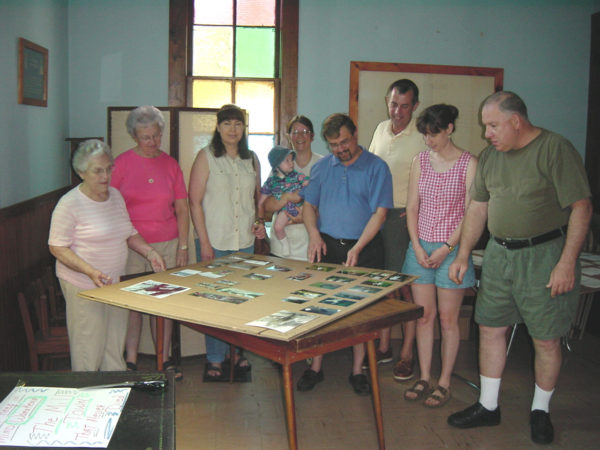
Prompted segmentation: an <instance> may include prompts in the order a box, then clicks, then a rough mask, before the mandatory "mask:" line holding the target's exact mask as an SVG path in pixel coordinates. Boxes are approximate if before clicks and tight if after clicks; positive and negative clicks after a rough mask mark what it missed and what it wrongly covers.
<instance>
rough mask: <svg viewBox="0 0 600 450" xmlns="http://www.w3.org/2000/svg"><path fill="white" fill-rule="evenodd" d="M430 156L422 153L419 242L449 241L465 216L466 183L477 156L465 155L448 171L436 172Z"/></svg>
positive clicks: (427, 152) (466, 153)
mask: <svg viewBox="0 0 600 450" xmlns="http://www.w3.org/2000/svg"><path fill="white" fill-rule="evenodd" d="M429 156H430V151H429V150H428V151H424V152H421V153H419V163H420V168H421V176H420V178H419V220H418V233H419V239H423V240H424V241H426V242H446V241H447V240H448V238H449V237H450V235H452V233H453V232H454V230H455V229H456V227H458V225H459V224H460V221H461V220H462V218H463V215H464V213H465V195H466V185H465V180H466V178H467V166H468V165H469V160H470V159H471V158H472V157H473V155H471V154H470V153H469V152H463V154H462V155H460V158H458V160H457V161H456V162H455V163H454V166H452V168H451V169H450V170H448V171H446V172H436V171H435V170H434V169H433V167H432V166H431V161H430V159H429Z"/></svg>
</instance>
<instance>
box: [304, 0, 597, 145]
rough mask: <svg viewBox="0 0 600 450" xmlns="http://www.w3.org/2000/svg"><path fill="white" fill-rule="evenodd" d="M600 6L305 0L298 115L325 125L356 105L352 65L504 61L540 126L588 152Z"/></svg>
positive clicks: (583, 2)
mask: <svg viewBox="0 0 600 450" xmlns="http://www.w3.org/2000/svg"><path fill="white" fill-rule="evenodd" d="M599 10H600V8H599V4H598V1H593V0H369V1H364V0H328V1H322V0H300V42H299V60H300V64H299V74H298V78H299V81H298V112H299V113H302V114H305V115H307V116H308V117H310V118H311V119H313V121H314V123H315V127H317V128H318V129H320V124H321V122H322V121H323V119H324V118H325V117H326V116H327V115H329V114H331V113H334V112H338V111H348V90H349V73H350V61H380V62H399V63H422V64H445V65H459V66H486V67H501V68H504V88H505V89H507V90H513V91H515V92H517V93H518V94H520V95H521V96H522V97H523V99H524V100H525V102H526V104H527V105H528V108H529V112H530V118H531V119H532V122H533V123H535V124H537V125H540V126H543V127H546V128H549V129H551V130H553V131H556V132H558V133H561V134H563V135H564V136H566V137H567V138H568V139H570V140H571V141H572V142H573V144H574V145H575V146H576V147H577V149H578V150H579V152H580V153H581V154H584V152H585V139H586V120H587V96H588V77H589V54H590V21H591V19H590V16H591V14H592V13H594V12H596V11H599ZM386 88H387V86H382V87H381V96H382V101H383V96H384V95H385V90H386ZM363 138H364V136H363ZM361 141H364V139H361ZM366 142H370V136H369V137H368V138H367V139H366ZM319 144H320V146H321V147H324V144H323V143H322V142H319Z"/></svg>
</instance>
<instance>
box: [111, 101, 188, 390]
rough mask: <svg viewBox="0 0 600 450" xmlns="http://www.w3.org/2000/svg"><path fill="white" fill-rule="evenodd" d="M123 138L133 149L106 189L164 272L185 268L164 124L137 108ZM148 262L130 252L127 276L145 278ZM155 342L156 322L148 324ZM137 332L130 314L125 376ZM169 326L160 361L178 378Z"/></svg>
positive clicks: (182, 203) (184, 226)
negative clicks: (117, 196) (119, 199)
mask: <svg viewBox="0 0 600 450" xmlns="http://www.w3.org/2000/svg"><path fill="white" fill-rule="evenodd" d="M126 125H127V132H128V133H129V135H130V136H131V137H132V138H133V140H134V141H135V142H136V144H137V145H136V146H135V147H133V148H132V149H130V150H127V151H126V152H124V153H122V154H121V155H119V156H118V157H117V158H116V159H115V168H114V170H113V176H112V180H111V186H113V187H115V188H117V189H118V190H119V191H120V192H121V195H123V198H124V199H125V204H126V205H127V211H128V212H129V216H130V217H131V222H132V223H133V225H134V226H135V228H136V229H137V230H138V231H139V233H140V234H141V235H142V236H143V237H144V239H146V241H148V242H149V243H150V245H151V246H152V248H154V250H156V251H157V252H158V253H159V254H160V255H161V256H162V257H163V259H164V260H165V264H166V265H167V268H169V269H170V268H173V267H181V266H185V265H187V264H188V246H187V241H188V230H189V210H188V203H187V190H186V188H185V181H184V179H183V173H182V172H181V168H180V167H179V164H178V163H177V161H176V160H175V159H174V158H172V157H171V156H169V155H167V154H166V153H164V152H163V151H161V149H160V144H161V138H162V133H163V129H164V127H165V121H164V118H163V115H162V113H161V112H160V111H159V110H158V109H157V108H155V107H154V106H140V107H139V108H136V109H134V110H133V111H131V112H130V113H129V116H128V117H127V122H126ZM149 270H150V267H149V265H148V262H147V261H146V260H144V258H141V257H140V256H139V255H138V254H137V253H135V252H131V251H130V252H129V257H128V259H127V268H126V272H127V274H134V273H141V272H147V271H149ZM150 324H151V329H152V334H153V336H154V340H155V341H156V318H155V317H152V318H151V322H150ZM141 330H142V313H139V312H137V311H131V312H130V313H129V327H128V331H127V340H126V342H125V350H126V352H127V355H126V362H127V368H128V369H129V370H137V353H138V346H139V343H140V333H141ZM172 332H173V321H172V320H168V319H167V320H165V333H164V340H163V349H164V350H163V361H164V368H165V370H170V371H174V372H175V380H177V381H179V380H181V378H182V377H183V374H182V373H181V371H180V370H179V368H177V367H176V366H175V362H174V361H173V360H172V359H170V358H169V350H170V348H171V336H172Z"/></svg>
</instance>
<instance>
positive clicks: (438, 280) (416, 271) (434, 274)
mask: <svg viewBox="0 0 600 450" xmlns="http://www.w3.org/2000/svg"><path fill="white" fill-rule="evenodd" d="M419 243H420V244H421V246H422V247H423V249H424V250H425V251H426V252H427V254H428V255H431V254H432V253H433V251H434V250H436V249H438V248H440V247H443V246H444V245H445V244H444V243H443V242H426V241H424V240H422V239H419ZM457 252H458V246H456V248H455V249H454V251H453V252H452V253H450V254H448V256H446V259H444V261H442V264H441V265H440V267H438V268H437V269H426V268H425V267H423V266H422V265H420V264H419V263H418V262H417V256H416V255H415V250H414V249H413V245H412V242H411V243H410V244H408V250H407V251H406V259H405V260H404V265H403V266H402V273H408V274H410V275H418V276H419V278H417V279H416V280H415V281H413V283H414V284H434V285H436V286H437V287H440V288H446V289H463V288H469V287H472V286H475V269H474V268H473V260H472V259H471V257H470V256H469V268H468V269H467V273H465V277H464V278H463V282H462V284H456V283H455V282H454V281H452V280H450V278H448V268H449V267H450V264H452V262H453V261H454V258H456V254H457Z"/></svg>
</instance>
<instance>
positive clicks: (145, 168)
mask: <svg viewBox="0 0 600 450" xmlns="http://www.w3.org/2000/svg"><path fill="white" fill-rule="evenodd" d="M138 154H139V153H138ZM159 155H160V153H159ZM159 155H156V156H153V157H150V158H149V157H146V156H143V155H141V154H139V156H141V157H142V160H143V163H142V169H143V171H144V175H145V176H146V178H147V180H148V183H149V184H152V183H154V177H153V176H152V174H151V172H153V170H152V161H153V160H154V159H155V158H157V157H158V156H159ZM148 165H150V167H148ZM149 169H150V170H149Z"/></svg>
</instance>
